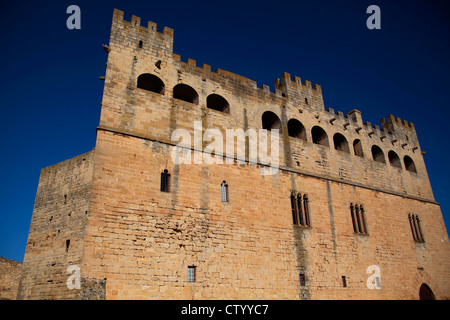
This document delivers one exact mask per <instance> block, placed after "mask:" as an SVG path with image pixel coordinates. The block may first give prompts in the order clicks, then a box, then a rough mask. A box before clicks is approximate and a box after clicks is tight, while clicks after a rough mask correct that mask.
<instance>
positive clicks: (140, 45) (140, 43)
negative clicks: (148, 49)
mask: <svg viewBox="0 0 450 320" xmlns="http://www.w3.org/2000/svg"><path fill="white" fill-rule="evenodd" d="M143 44H144V43H143V42H142V40H140V41H139V49H142V45H143Z"/></svg>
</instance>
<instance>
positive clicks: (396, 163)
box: [388, 150, 402, 169]
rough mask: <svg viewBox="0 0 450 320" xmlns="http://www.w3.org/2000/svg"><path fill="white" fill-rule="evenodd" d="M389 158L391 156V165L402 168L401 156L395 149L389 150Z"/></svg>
mask: <svg viewBox="0 0 450 320" xmlns="http://www.w3.org/2000/svg"><path fill="white" fill-rule="evenodd" d="M388 158H389V163H390V164H391V166H393V167H396V168H399V169H401V168H402V164H401V162H400V158H399V157H398V155H397V154H396V153H395V152H394V151H392V150H391V151H389V152H388Z"/></svg>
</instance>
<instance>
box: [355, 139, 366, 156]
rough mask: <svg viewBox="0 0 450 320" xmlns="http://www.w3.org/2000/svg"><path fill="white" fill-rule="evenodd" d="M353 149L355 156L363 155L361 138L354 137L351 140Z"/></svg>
mask: <svg viewBox="0 0 450 320" xmlns="http://www.w3.org/2000/svg"><path fill="white" fill-rule="evenodd" d="M353 151H354V152H355V156H358V157H364V153H363V150H362V144H361V140H359V139H356V140H355V141H353Z"/></svg>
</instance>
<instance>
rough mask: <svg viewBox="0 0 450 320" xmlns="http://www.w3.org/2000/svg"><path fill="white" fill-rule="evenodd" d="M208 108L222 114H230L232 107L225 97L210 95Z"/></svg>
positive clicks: (207, 102)
mask: <svg viewBox="0 0 450 320" xmlns="http://www.w3.org/2000/svg"><path fill="white" fill-rule="evenodd" d="M206 107H207V108H209V109H213V110H217V111H220V112H225V113H230V105H229V103H228V101H227V100H225V98H224V97H222V96H219V95H218V94H215V93H213V94H210V95H209V96H208V97H207V98H206Z"/></svg>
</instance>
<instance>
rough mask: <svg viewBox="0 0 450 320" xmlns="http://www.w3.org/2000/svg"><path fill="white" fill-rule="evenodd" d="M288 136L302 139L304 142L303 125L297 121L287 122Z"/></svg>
mask: <svg viewBox="0 0 450 320" xmlns="http://www.w3.org/2000/svg"><path fill="white" fill-rule="evenodd" d="M288 134H289V136H290V137H294V138H298V139H302V140H305V141H306V130H305V127H304V126H303V124H302V123H301V122H300V121H298V120H297V119H291V120H289V121H288Z"/></svg>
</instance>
